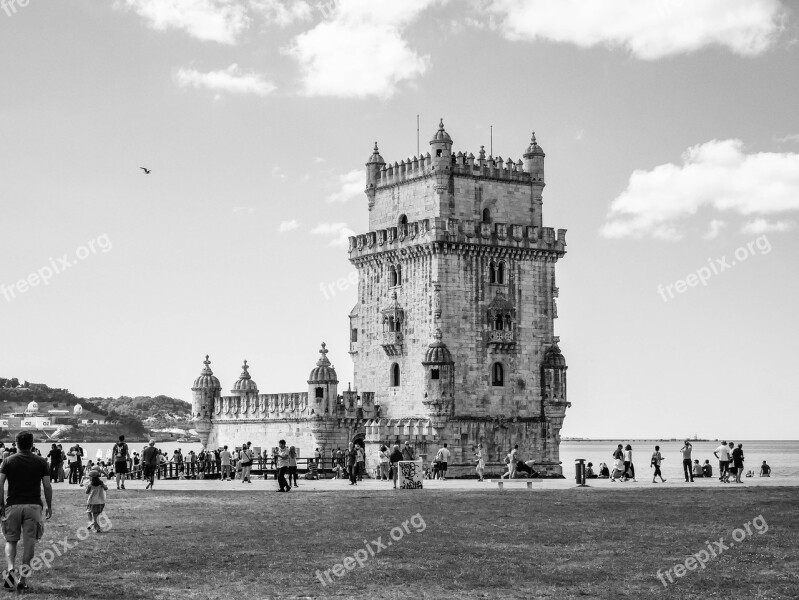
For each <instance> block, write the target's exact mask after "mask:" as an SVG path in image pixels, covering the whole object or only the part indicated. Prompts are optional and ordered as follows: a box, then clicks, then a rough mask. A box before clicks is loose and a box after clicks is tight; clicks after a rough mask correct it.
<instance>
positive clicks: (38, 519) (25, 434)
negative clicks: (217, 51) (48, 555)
mask: <svg viewBox="0 0 799 600" xmlns="http://www.w3.org/2000/svg"><path fill="white" fill-rule="evenodd" d="M31 448H33V434H32V433H31V432H29V431H21V432H19V433H18V434H17V450H18V451H17V452H16V453H15V454H12V455H11V456H9V457H8V458H7V459H6V460H4V461H3V463H2V465H0V503H1V504H0V515H2V530H3V535H4V536H5V538H6V563H7V565H8V570H7V571H4V573H3V586H4V587H6V588H12V587H16V588H17V589H22V590H25V589H28V582H27V579H28V577H29V576H30V574H31V567H30V564H31V560H32V559H33V555H34V552H35V549H36V540H39V539H41V538H42V535H43V534H44V523H43V522H42V497H41V488H42V487H43V488H44V499H45V501H46V502H47V508H46V509H45V511H44V514H45V517H46V518H48V519H49V518H50V515H51V514H52V506H53V488H52V486H51V485H50V471H49V468H48V466H47V461H46V460H45V459H43V458H41V457H39V456H36V455H34V454H33V452H31ZM6 480H7V481H8V498H7V499H6V500H5V501H4V502H3V501H2V499H3V497H4V496H5V487H6ZM20 537H21V538H22V540H23V542H22V544H23V550H22V567H21V568H20V569H15V568H14V562H15V560H16V558H17V542H19V540H20Z"/></svg>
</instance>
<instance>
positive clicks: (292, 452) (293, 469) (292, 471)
mask: <svg viewBox="0 0 799 600" xmlns="http://www.w3.org/2000/svg"><path fill="white" fill-rule="evenodd" d="M288 479H289V484H291V482H292V480H293V481H294V487H300V486H298V485H297V450H296V448H294V446H291V447H289V477H288Z"/></svg>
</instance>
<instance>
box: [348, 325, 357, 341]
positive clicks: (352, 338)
mask: <svg viewBox="0 0 799 600" xmlns="http://www.w3.org/2000/svg"><path fill="white" fill-rule="evenodd" d="M350 341H351V342H357V341H358V329H357V328H355V327H353V328H352V329H351V330H350Z"/></svg>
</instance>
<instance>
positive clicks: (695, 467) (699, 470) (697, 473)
mask: <svg viewBox="0 0 799 600" xmlns="http://www.w3.org/2000/svg"><path fill="white" fill-rule="evenodd" d="M693 470H694V477H704V476H705V474H704V472H703V471H702V465H700V464H699V460H698V459H696V458H695V459H694V465H693Z"/></svg>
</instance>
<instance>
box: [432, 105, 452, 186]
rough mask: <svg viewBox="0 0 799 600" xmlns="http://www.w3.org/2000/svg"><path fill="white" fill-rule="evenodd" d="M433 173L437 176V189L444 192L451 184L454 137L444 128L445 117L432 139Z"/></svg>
mask: <svg viewBox="0 0 799 600" xmlns="http://www.w3.org/2000/svg"><path fill="white" fill-rule="evenodd" d="M430 154H431V155H432V163H433V174H434V175H435V177H436V190H437V191H439V192H443V191H445V190H446V189H447V187H448V185H449V178H450V174H451V173H452V138H451V137H450V136H449V134H448V133H447V132H446V131H445V129H444V119H441V122H440V123H439V124H438V131H436V133H435V135H434V136H433V139H432V140H430Z"/></svg>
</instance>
